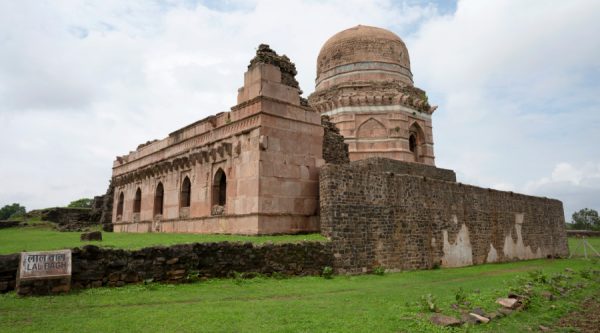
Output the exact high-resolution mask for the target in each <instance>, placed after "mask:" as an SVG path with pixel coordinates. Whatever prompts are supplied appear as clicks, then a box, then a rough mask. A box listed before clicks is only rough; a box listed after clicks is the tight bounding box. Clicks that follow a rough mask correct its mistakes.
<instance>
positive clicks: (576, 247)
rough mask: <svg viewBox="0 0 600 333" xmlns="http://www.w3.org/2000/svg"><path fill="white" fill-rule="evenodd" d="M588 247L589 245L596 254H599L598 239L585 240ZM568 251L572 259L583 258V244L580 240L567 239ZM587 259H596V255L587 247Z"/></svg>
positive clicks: (599, 245) (599, 243)
mask: <svg viewBox="0 0 600 333" xmlns="http://www.w3.org/2000/svg"><path fill="white" fill-rule="evenodd" d="M586 240H587V242H588V244H589V245H591V246H592V247H593V248H594V249H595V250H596V251H598V253H600V237H593V238H586ZM569 250H570V251H571V254H572V255H573V256H574V257H583V255H584V251H583V242H582V239H581V238H574V237H570V238H569ZM587 255H588V257H594V256H595V257H598V255H597V254H596V253H595V252H594V251H593V250H590V248H589V247H587Z"/></svg>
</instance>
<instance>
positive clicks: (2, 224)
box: [0, 220, 21, 229]
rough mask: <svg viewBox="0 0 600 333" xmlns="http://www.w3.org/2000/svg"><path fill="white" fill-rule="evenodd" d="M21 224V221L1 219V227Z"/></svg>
mask: <svg viewBox="0 0 600 333" xmlns="http://www.w3.org/2000/svg"><path fill="white" fill-rule="evenodd" d="M20 225H21V221H4V220H2V221H0V229H5V228H13V227H18V226H20Z"/></svg>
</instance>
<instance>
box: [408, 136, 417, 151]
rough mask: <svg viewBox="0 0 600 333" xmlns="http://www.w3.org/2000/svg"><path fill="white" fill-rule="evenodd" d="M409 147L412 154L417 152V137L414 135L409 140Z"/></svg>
mask: <svg viewBox="0 0 600 333" xmlns="http://www.w3.org/2000/svg"><path fill="white" fill-rule="evenodd" d="M408 146H409V149H410V151H411V153H416V152H417V136H416V135H414V134H412V133H411V134H410V138H409V139H408Z"/></svg>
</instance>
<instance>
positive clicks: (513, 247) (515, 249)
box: [503, 213, 543, 259]
mask: <svg viewBox="0 0 600 333" xmlns="http://www.w3.org/2000/svg"><path fill="white" fill-rule="evenodd" d="M523 217H524V214H523V213H517V214H515V228H514V229H515V231H516V233H517V241H516V242H514V241H513V239H512V229H511V231H510V232H509V233H508V235H506V237H505V238H504V249H503V251H504V256H506V257H507V258H519V259H535V258H542V257H543V253H542V249H541V248H540V247H538V249H537V251H536V252H533V251H532V250H531V247H530V246H529V245H528V246H525V244H524V243H523V235H522V233H521V229H522V228H523Z"/></svg>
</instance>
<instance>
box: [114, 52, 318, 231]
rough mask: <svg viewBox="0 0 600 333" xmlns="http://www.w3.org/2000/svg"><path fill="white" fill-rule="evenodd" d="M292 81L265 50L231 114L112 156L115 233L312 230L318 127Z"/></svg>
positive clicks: (289, 71) (284, 63) (287, 67)
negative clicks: (115, 156) (115, 157)
mask: <svg viewBox="0 0 600 333" xmlns="http://www.w3.org/2000/svg"><path fill="white" fill-rule="evenodd" d="M295 75H296V68H295V65H294V64H293V63H291V62H290V60H289V59H288V58H287V57H285V56H279V55H277V54H276V53H275V52H274V51H272V50H271V49H269V47H268V46H266V45H261V46H260V47H259V49H258V51H257V54H256V57H255V58H254V59H252V61H251V62H250V65H249V66H248V71H247V72H246V74H245V75H244V86H243V87H242V88H240V89H239V91H238V100H237V102H238V104H237V105H236V106H234V107H232V108H231V111H230V112H223V113H219V114H216V115H214V116H210V117H208V118H205V119H202V120H200V121H198V122H195V123H193V124H190V125H188V126H186V127H184V128H181V129H179V130H177V131H175V132H173V133H171V134H169V136H168V137H167V138H164V139H162V140H158V141H153V142H149V143H147V144H144V145H140V146H139V147H138V148H137V150H135V151H133V152H130V153H129V154H127V155H124V156H119V157H117V159H116V161H115V162H114V163H113V175H112V177H113V185H114V203H115V204H114V205H113V207H114V208H113V218H112V219H113V225H114V231H116V232H152V231H160V232H190V233H238V234H274V233H295V232H306V231H318V230H319V227H318V226H319V221H318V218H317V209H318V201H317V197H318V191H319V190H318V169H319V167H320V166H321V165H322V164H323V159H322V142H323V127H322V126H321V119H320V116H319V114H318V113H316V112H314V111H313V110H312V109H311V108H310V107H308V105H306V103H305V100H302V99H301V98H300V93H301V92H300V89H299V87H298V82H297V81H296V79H295Z"/></svg>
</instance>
